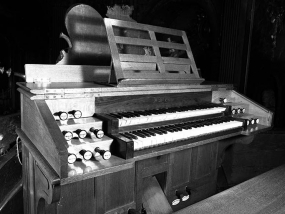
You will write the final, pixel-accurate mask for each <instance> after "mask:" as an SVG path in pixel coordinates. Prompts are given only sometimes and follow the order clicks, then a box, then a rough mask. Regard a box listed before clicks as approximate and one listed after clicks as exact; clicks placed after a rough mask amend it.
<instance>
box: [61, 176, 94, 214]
mask: <svg viewBox="0 0 285 214" xmlns="http://www.w3.org/2000/svg"><path fill="white" fill-rule="evenodd" d="M61 189H62V190H61V200H60V203H59V204H58V206H57V208H58V213H59V214H78V213H82V214H89V213H95V212H96V203H95V192H96V191H95V185H94V179H93V178H91V179H88V180H83V181H78V182H75V183H70V184H67V185H63V186H61Z"/></svg>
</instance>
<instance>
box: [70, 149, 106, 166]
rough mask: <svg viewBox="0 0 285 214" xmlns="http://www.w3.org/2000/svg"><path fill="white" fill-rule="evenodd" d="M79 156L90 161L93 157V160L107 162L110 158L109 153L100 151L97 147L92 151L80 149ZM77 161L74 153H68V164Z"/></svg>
mask: <svg viewBox="0 0 285 214" xmlns="http://www.w3.org/2000/svg"><path fill="white" fill-rule="evenodd" d="M79 154H80V155H81V156H82V157H83V159H84V160H90V159H91V158H92V157H94V159H95V160H100V159H102V158H103V159H104V160H108V159H110V157H111V152H110V151H108V150H104V149H100V148H99V147H96V148H95V149H94V150H93V151H92V150H88V149H82V150H80V151H79ZM76 160H77V156H76V154H75V153H69V154H68V160H67V161H68V163H70V164H72V163H74V162H75V161H76Z"/></svg>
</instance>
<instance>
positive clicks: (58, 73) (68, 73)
mask: <svg viewBox="0 0 285 214" xmlns="http://www.w3.org/2000/svg"><path fill="white" fill-rule="evenodd" d="M110 70H111V68H110V67H109V66H88V65H45V64H26V65H25V75H26V82H93V81H98V82H106V81H108V79H109V74H110Z"/></svg>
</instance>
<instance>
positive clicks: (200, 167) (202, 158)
mask: <svg viewBox="0 0 285 214" xmlns="http://www.w3.org/2000/svg"><path fill="white" fill-rule="evenodd" d="M217 150H218V143H217V142H213V143H210V144H206V145H202V146H199V147H196V148H193V158H195V159H194V160H193V165H192V166H193V168H192V170H193V171H192V172H193V174H192V176H193V179H201V178H203V177H206V176H208V175H210V174H211V173H212V172H213V171H215V170H216V163H217V160H216V159H217Z"/></svg>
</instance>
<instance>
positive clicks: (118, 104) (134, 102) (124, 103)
mask: <svg viewBox="0 0 285 214" xmlns="http://www.w3.org/2000/svg"><path fill="white" fill-rule="evenodd" d="M210 100H211V92H200V93H195V92H194V93H175V94H161V95H159V94H152V95H134V96H124V97H121V96H118V97H116V96H113V97H96V98H95V102H96V109H95V111H96V112H97V113H101V112H104V113H109V112H123V111H135V110H147V109H156V108H166V107H173V106H185V105H195V104H198V103H201V102H208V101H210Z"/></svg>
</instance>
